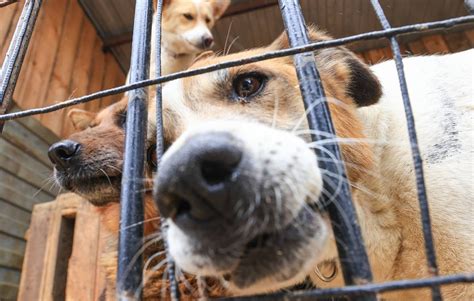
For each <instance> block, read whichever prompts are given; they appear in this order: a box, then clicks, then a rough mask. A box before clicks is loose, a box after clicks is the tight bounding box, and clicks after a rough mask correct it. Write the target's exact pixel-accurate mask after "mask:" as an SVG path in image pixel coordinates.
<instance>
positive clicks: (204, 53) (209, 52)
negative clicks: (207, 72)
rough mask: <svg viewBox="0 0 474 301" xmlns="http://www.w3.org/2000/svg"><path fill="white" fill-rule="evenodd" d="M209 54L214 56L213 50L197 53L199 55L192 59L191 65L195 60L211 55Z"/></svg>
mask: <svg viewBox="0 0 474 301" xmlns="http://www.w3.org/2000/svg"><path fill="white" fill-rule="evenodd" d="M211 56H215V53H214V51H212V50H208V51H204V52H203V53H201V54H199V55H198V56H197V57H196V58H195V59H194V60H193V62H192V63H191V65H194V63H196V62H197V61H200V60H203V59H206V58H208V57H211Z"/></svg>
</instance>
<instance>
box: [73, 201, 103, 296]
mask: <svg viewBox="0 0 474 301" xmlns="http://www.w3.org/2000/svg"><path fill="white" fill-rule="evenodd" d="M99 226H100V218H99V215H98V213H97V212H96V211H95V210H93V207H92V205H90V203H89V202H86V201H84V202H83V203H82V204H81V206H80V207H79V209H78V211H77V215H76V231H75V232H74V246H73V251H72V254H71V258H70V259H69V269H68V277H67V278H68V282H67V288H66V295H67V297H66V300H84V301H87V300H91V301H92V300H95V299H94V293H95V279H96V265H97V249H98V244H99Z"/></svg>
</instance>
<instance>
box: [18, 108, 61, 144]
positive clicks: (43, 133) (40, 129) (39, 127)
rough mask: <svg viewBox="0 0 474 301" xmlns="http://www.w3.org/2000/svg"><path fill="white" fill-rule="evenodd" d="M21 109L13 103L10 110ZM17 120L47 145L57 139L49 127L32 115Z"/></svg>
mask: <svg viewBox="0 0 474 301" xmlns="http://www.w3.org/2000/svg"><path fill="white" fill-rule="evenodd" d="M20 110H21V109H20V108H19V107H18V106H17V105H14V106H13V108H12V109H11V110H10V112H18V111H20ZM42 116H49V117H51V115H47V114H46V115H42ZM17 121H18V122H19V123H20V124H21V125H23V126H24V127H25V128H27V129H28V130H29V131H30V132H32V133H34V134H35V135H36V136H38V137H39V138H41V139H42V140H44V141H45V142H46V143H47V144H48V145H49V144H53V143H55V142H56V141H58V140H59V139H58V136H57V135H55V134H54V133H53V132H52V131H51V130H50V129H48V128H47V127H45V126H44V124H43V123H40V122H39V121H38V120H36V119H35V118H32V117H26V118H20V119H17Z"/></svg>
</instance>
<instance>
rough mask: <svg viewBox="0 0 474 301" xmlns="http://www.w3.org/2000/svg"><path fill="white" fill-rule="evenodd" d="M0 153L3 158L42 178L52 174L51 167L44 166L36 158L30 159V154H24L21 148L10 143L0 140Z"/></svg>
mask: <svg viewBox="0 0 474 301" xmlns="http://www.w3.org/2000/svg"><path fill="white" fill-rule="evenodd" d="M0 153H2V154H3V155H4V156H8V157H10V158H14V160H18V161H19V162H22V163H23V164H25V165H27V166H28V168H31V169H33V170H35V171H36V173H38V174H40V175H42V176H43V177H49V176H51V175H52V174H53V170H52V168H51V167H49V166H47V165H45V164H44V163H42V162H41V161H38V160H37V159H36V158H34V157H32V156H31V155H30V154H28V153H27V152H25V151H24V150H23V149H22V148H19V147H17V146H16V145H14V144H12V143H11V142H9V141H7V140H5V139H1V138H0Z"/></svg>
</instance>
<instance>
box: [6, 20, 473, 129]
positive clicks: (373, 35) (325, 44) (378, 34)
mask: <svg viewBox="0 0 474 301" xmlns="http://www.w3.org/2000/svg"><path fill="white" fill-rule="evenodd" d="M472 22H474V16H464V17H459V18H453V19H448V20H443V21H436V22H428V23H419V24H414V25H407V26H401V27H394V28H392V29H390V30H379V31H372V32H368V33H363V34H358V35H353V36H349V37H345V38H340V39H334V40H329V41H322V42H316V43H311V44H308V45H305V46H299V47H293V48H288V49H284V50H277V51H273V52H267V53H264V54H260V55H257V56H253V57H249V58H244V59H238V60H231V61H227V62H223V63H220V64H215V65H210V66H206V67H203V68H197V69H191V70H186V71H181V72H176V73H173V74H169V75H165V76H161V77H159V78H154V79H148V80H142V81H138V82H136V83H132V84H128V85H122V86H119V87H116V88H111V89H107V90H102V91H99V92H95V93H91V94H88V95H85V96H81V97H77V98H73V99H70V100H67V101H64V102H61V103H57V104H54V105H50V106H46V107H42V108H36V109H30V110H24V111H20V112H14V113H9V114H4V115H0V121H5V120H12V119H17V118H21V117H26V116H32V115H37V114H44V113H50V112H54V111H57V110H60V109H64V108H67V107H70V106H73V105H77V104H81V103H86V102H89V101H92V100H94V99H99V98H102V97H107V96H111V95H116V94H120V93H123V92H126V91H129V90H132V89H137V88H142V87H146V86H151V85H156V84H162V83H166V82H169V81H172V80H175V79H179V78H183V77H189V76H193V75H199V74H203V73H208V72H211V71H216V70H220V69H225V68H230V67H235V66H241V65H245V64H250V63H255V62H259V61H265V60H271V59H274V58H279V57H284V56H290V55H295V54H297V53H303V52H310V51H314V50H317V49H322V48H329V47H335V46H341V45H345V44H348V43H352V42H356V41H363V40H373V39H379V38H384V37H391V36H394V35H398V34H404V33H410V32H417V31H423V30H428V29H435V28H446V27H451V26H454V25H458V24H464V23H472Z"/></svg>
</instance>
